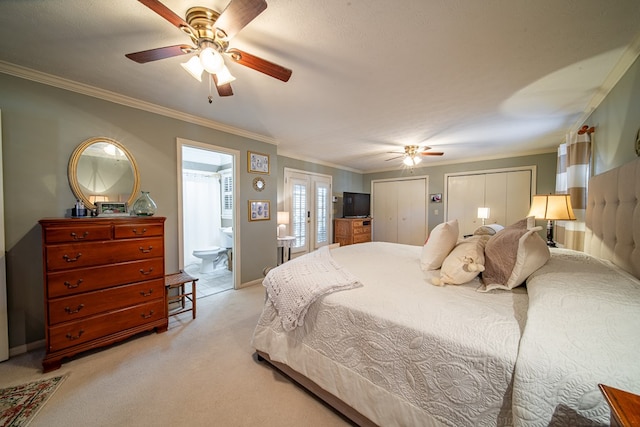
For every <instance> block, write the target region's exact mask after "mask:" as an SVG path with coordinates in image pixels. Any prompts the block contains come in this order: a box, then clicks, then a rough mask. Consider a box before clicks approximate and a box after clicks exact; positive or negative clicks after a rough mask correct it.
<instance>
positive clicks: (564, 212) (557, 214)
mask: <svg viewBox="0 0 640 427" xmlns="http://www.w3.org/2000/svg"><path fill="white" fill-rule="evenodd" d="M528 216H533V217H535V218H536V219H544V220H547V246H551V247H554V248H555V247H556V242H554V241H553V221H572V220H575V219H576V216H575V214H574V213H573V208H572V207H571V196H570V195H568V194H541V195H535V196H533V200H532V201H531V209H530V210H529V215H528Z"/></svg>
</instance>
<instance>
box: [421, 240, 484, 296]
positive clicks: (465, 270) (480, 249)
mask: <svg viewBox="0 0 640 427" xmlns="http://www.w3.org/2000/svg"><path fill="white" fill-rule="evenodd" d="M487 240H489V236H471V237H469V238H467V239H464V240H461V241H460V242H458V244H457V245H456V247H455V248H453V250H452V251H451V253H450V254H449V255H448V256H447V257H446V258H445V260H444V262H443V263H442V268H441V269H440V276H439V277H434V278H433V279H431V282H432V283H433V284H434V285H436V286H444V285H460V284H462V283H467V282H469V281H470V280H473V279H474V278H475V277H476V276H477V275H478V274H480V272H481V271H483V270H484V246H485V244H486V243H487Z"/></svg>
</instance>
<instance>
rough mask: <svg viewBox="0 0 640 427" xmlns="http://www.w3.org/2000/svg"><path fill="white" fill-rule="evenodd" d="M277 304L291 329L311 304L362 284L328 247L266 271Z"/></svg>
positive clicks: (269, 290) (271, 297)
mask: <svg viewBox="0 0 640 427" xmlns="http://www.w3.org/2000/svg"><path fill="white" fill-rule="evenodd" d="M262 285H263V286H264V287H265V288H267V296H268V297H269V300H270V301H271V303H272V304H273V305H274V307H275V308H276V311H277V312H278V315H279V316H280V319H281V320H282V327H283V328H284V329H285V330H286V331H292V330H294V329H295V328H296V327H298V326H300V325H302V324H303V323H304V316H305V315H306V314H307V310H308V309H309V306H310V305H311V304H312V303H313V302H314V301H315V300H317V299H318V298H320V297H321V296H323V295H326V294H328V293H331V292H336V291H342V290H346V289H352V288H357V287H360V286H362V283H360V282H359V281H358V279H357V278H356V277H355V276H354V275H352V274H351V273H349V272H348V271H347V270H345V269H344V268H343V267H341V266H340V265H339V264H338V263H336V262H335V261H334V260H333V258H332V257H331V254H330V253H329V248H328V247H327V246H323V247H321V248H320V249H318V250H317V251H315V252H311V253H310V254H307V255H304V256H301V257H300V258H296V259H294V260H292V261H289V262H287V263H285V264H282V265H280V266H279V267H276V268H274V269H273V270H271V271H269V273H267V276H266V277H265V278H264V280H263V281H262Z"/></svg>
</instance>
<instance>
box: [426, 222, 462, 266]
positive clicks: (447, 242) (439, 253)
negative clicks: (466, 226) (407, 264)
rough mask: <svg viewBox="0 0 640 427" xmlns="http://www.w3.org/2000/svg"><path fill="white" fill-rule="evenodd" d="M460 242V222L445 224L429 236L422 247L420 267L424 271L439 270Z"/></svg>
mask: <svg viewBox="0 0 640 427" xmlns="http://www.w3.org/2000/svg"><path fill="white" fill-rule="evenodd" d="M457 241H458V220H457V219H454V220H451V221H449V222H443V223H442V224H438V225H436V227H435V228H434V229H433V230H432V231H431V234H429V238H428V239H427V241H426V242H425V244H424V246H423V247H422V254H421V255H420V267H422V269H423V270H424V271H428V270H437V269H439V268H440V267H441V266H442V262H443V261H444V259H445V258H446V257H447V255H449V252H451V250H452V249H453V247H454V246H455V245H456V242H457Z"/></svg>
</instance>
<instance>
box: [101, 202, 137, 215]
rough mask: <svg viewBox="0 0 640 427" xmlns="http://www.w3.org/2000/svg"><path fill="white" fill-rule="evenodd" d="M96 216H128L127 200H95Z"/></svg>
mask: <svg viewBox="0 0 640 427" xmlns="http://www.w3.org/2000/svg"><path fill="white" fill-rule="evenodd" d="M95 205H96V214H97V216H129V206H128V205H127V202H96V203H95Z"/></svg>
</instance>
